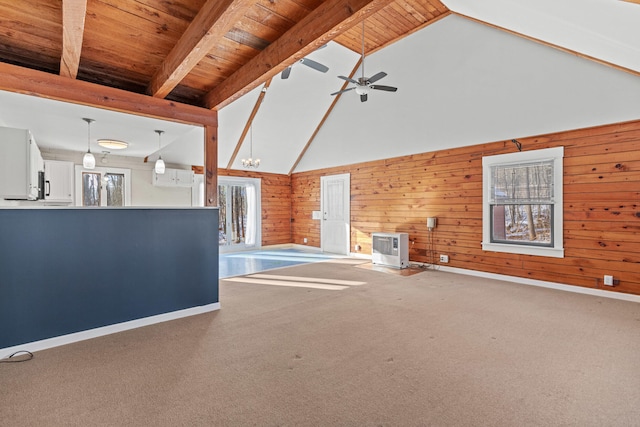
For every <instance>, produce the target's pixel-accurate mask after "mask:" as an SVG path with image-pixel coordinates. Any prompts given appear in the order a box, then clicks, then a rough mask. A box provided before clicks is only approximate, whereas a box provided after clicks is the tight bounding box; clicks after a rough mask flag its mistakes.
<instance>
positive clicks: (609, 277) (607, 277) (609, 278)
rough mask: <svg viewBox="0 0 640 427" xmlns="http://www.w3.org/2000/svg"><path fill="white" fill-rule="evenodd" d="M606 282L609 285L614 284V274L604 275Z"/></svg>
mask: <svg viewBox="0 0 640 427" xmlns="http://www.w3.org/2000/svg"><path fill="white" fill-rule="evenodd" d="M604 284H605V285H607V286H613V276H609V275H607V274H605V275H604Z"/></svg>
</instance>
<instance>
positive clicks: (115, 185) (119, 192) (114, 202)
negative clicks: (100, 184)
mask: <svg viewBox="0 0 640 427" xmlns="http://www.w3.org/2000/svg"><path fill="white" fill-rule="evenodd" d="M104 180H105V185H106V187H107V206H124V174H120V173H108V174H106V175H105V177H104Z"/></svg>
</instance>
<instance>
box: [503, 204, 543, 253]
mask: <svg viewBox="0 0 640 427" xmlns="http://www.w3.org/2000/svg"><path fill="white" fill-rule="evenodd" d="M491 216H492V227H491V228H492V229H491V241H492V242H495V243H499V242H504V243H522V244H527V245H540V246H553V239H552V236H553V233H552V229H551V224H552V223H553V205H496V206H492V207H491Z"/></svg>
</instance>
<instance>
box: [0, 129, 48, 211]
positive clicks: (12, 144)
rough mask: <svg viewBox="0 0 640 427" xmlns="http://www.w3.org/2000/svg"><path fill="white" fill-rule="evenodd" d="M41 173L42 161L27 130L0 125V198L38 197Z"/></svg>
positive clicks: (40, 189)
mask: <svg viewBox="0 0 640 427" xmlns="http://www.w3.org/2000/svg"><path fill="white" fill-rule="evenodd" d="M43 174H44V162H43V161H42V156H41V155H40V149H39V148H38V146H37V145H36V141H35V140H34V138H33V136H32V135H31V132H29V131H28V130H26V129H14V128H6V127H0V198H3V199H7V200H38V199H41V198H42V197H43V195H44V193H43V191H44V188H43V186H44V176H43Z"/></svg>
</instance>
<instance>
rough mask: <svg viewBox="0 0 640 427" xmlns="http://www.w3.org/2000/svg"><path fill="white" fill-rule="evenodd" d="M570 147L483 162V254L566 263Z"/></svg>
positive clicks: (492, 158) (501, 157)
mask: <svg viewBox="0 0 640 427" xmlns="http://www.w3.org/2000/svg"><path fill="white" fill-rule="evenodd" d="M563 156H564V147H557V148H548V149H544V150H535V151H526V152H518V153H510V154H501V155H497V156H488V157H483V159H482V188H483V211H482V225H483V230H482V249H483V250H487V251H494V252H511V253H518V254H529V255H540V256H550V257H556V258H562V257H564V249H563V244H562V158H563Z"/></svg>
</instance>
